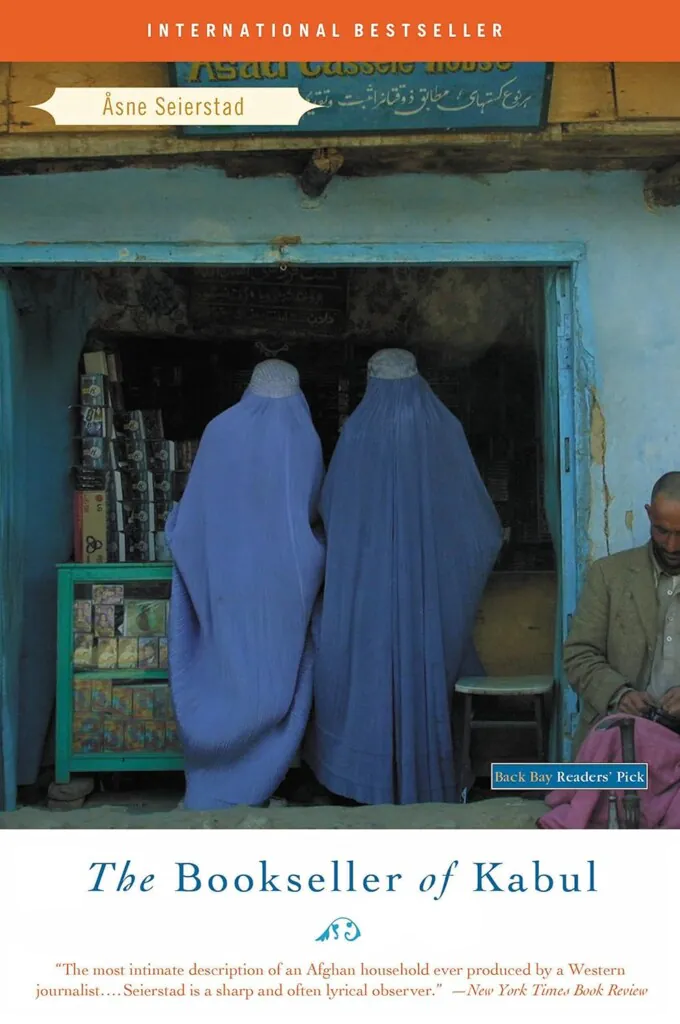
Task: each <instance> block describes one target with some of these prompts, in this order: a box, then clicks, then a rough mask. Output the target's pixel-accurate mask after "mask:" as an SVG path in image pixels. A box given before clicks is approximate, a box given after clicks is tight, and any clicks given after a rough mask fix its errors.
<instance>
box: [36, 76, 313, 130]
mask: <svg viewBox="0 0 680 1024" xmlns="http://www.w3.org/2000/svg"><path fill="white" fill-rule="evenodd" d="M315 106H316V104H315V103H313V102H310V101H309V100H306V99H304V98H303V97H302V96H301V95H300V90H299V89H298V88H296V87H294V86H293V87H291V88H283V89H273V88H272V89H254V88H247V87H246V88H237V89H233V90H231V91H230V92H228V93H226V92H225V91H224V90H221V89H206V90H204V91H202V92H201V93H200V94H198V93H196V92H195V91H194V90H192V89H181V88H176V87H173V86H168V87H167V88H165V89H154V88H149V87H140V88H120V89H99V88H68V87H66V88H59V89H55V90H54V92H53V94H52V96H51V97H50V98H49V100H47V101H46V102H45V103H38V104H35V109H36V110H44V111H46V113H48V114H49V115H50V116H51V117H52V118H54V123H55V124H56V125H64V126H69V127H79V126H88V127H93V126H99V125H102V126H107V127H116V126H119V127H120V128H132V127H142V126H144V125H147V126H148V127H150V128H151V127H157V126H163V125H167V126H178V127H179V126H187V125H199V126H202V125H207V126H212V127H214V128H217V127H220V126H232V127H240V128H241V130H243V129H247V128H249V127H263V126H272V127H274V128H281V127H293V126H297V125H298V123H299V121H300V119H301V118H302V117H303V115H304V114H306V113H307V112H308V111H310V110H314V109H315Z"/></svg>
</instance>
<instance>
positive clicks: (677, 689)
mask: <svg viewBox="0 0 680 1024" xmlns="http://www.w3.org/2000/svg"><path fill="white" fill-rule="evenodd" d="M657 706H660V707H661V710H662V711H665V713H666V714H667V715H672V716H673V717H674V718H680V686H674V687H673V689H672V690H668V692H667V693H666V694H664V696H663V698H662V700H661V702H660V705H657V702H656V701H654V700H652V698H651V697H650V696H648V694H646V693H640V692H639V691H638V690H628V691H627V692H626V693H624V695H623V697H622V698H621V700H620V701H619V703H618V705H617V708H616V710H617V711H622V712H623V714H625V715H637V716H638V717H640V716H641V715H644V714H645V712H646V711H647V710H648V709H649V708H654V707H657Z"/></svg>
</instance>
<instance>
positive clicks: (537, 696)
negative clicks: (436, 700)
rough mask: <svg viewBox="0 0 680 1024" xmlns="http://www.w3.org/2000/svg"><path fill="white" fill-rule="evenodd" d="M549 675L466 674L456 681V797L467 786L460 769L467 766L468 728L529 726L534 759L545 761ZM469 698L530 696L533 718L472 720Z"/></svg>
mask: <svg viewBox="0 0 680 1024" xmlns="http://www.w3.org/2000/svg"><path fill="white" fill-rule="evenodd" d="M553 687H554V680H553V678H552V676H468V677H467V678H464V679H459V680H458V682H457V683H456V693H459V694H460V695H461V696H462V697H463V730H462V738H461V751H460V758H459V759H458V773H457V774H458V782H457V784H458V787H459V790H458V797H459V799H461V797H462V793H463V792H464V791H465V790H466V789H467V788H468V787H463V786H462V778H463V772H464V771H465V770H466V768H467V767H468V766H469V767H470V768H471V765H472V760H471V747H472V730H473V729H474V728H478V729H488V728H492V729H493V728H499V727H501V726H505V727H506V728H508V729H516V728H533V729H535V730H536V747H537V751H536V753H537V758H536V759H537V760H538V761H545V759H546V747H547V733H548V711H549V698H550V697H551V696H552V692H553ZM473 697H532V698H533V701H532V703H533V706H534V717H533V718H532V719H529V720H522V721H519V722H513V721H502V722H498V721H477V722H476V721H475V720H474V713H473V706H472V699H473Z"/></svg>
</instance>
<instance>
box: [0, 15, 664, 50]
mask: <svg viewBox="0 0 680 1024" xmlns="http://www.w3.org/2000/svg"><path fill="white" fill-rule="evenodd" d="M3 8H4V9H3V11H2V18H1V21H0V60H3V61H20V62H31V61H40V62H42V61H74V62H75V61H120V62H122V61H154V62H155V61H169V62H172V61H187V60H225V61H231V60H239V61H248V60H291V61H303V60H307V59H310V58H311V59H314V60H322V61H332V60H352V61H363V60H366V61H392V60H416V61H418V60H437V61H440V60H441V61H451V60H452V61H464V60H476V61H478V60H492V61H508V60H512V61H633V60H635V61H676V60H680V3H678V0H664V2H663V3H658V4H656V5H655V6H654V8H653V9H649V8H648V9H646V10H645V11H644V12H643V11H642V9H641V8H640V7H638V5H637V4H635V5H631V6H630V7H629V6H628V5H627V4H625V3H624V0H620V3H617V4H615V3H613V2H612V0H609V2H608V3H603V2H602V0H599V2H598V0H571V2H570V3H569V4H568V5H567V4H556V3H552V4H551V3H548V2H547V0H543V2H540V3H539V2H536V0H532V2H527V0H524V2H522V0H515V2H514V3H508V2H502V0H495V2H494V0H463V2H462V3H457V4H451V3H450V2H447V0H417V2H415V3H406V2H404V0H400V2H395V0H392V2H385V0H373V2H372V3H367V2H366V0H338V2H337V4H336V5H335V9H333V7H332V6H330V7H327V6H326V5H322V4H319V3H318V2H316V3H312V2H310V0H299V2H296V3H294V4H293V3H291V4H290V5H285V4H284V3H281V2H272V0H260V2H257V3H242V4H239V3H230V4H225V3H221V2H219V0H147V2H144V3H140V2H139V0H117V2H115V3H113V4H95V3H93V2H92V0H77V2H74V0H70V2H65V3H64V2H62V3H58V2H57V0H52V2H51V3H48V2H45V0H39V2H33V3H27V4H22V3H18V2H17V0H8V2H7V3H6V4H3Z"/></svg>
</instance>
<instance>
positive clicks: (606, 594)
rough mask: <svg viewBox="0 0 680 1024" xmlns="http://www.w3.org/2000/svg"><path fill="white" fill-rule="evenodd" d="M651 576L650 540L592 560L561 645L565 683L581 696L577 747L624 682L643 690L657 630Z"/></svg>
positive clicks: (575, 746) (646, 681) (645, 685)
mask: <svg viewBox="0 0 680 1024" xmlns="http://www.w3.org/2000/svg"><path fill="white" fill-rule="evenodd" d="M657 613H658V604H657V595H656V581H655V578H654V569H653V566H652V558H651V552H650V547H649V544H645V545H644V547H641V548H634V549H633V550H631V551H621V552H620V553H619V554H617V555H610V556H609V558H601V559H600V560H599V561H597V562H595V563H594V564H593V566H592V568H591V569H590V571H589V573H588V576H587V578H586V582H585V586H584V588H583V593H582V594H581V598H580V600H579V603H578V608H577V609H576V613H575V615H574V618H573V621H572V625H571V630H570V632H569V636H568V637H567V640H566V643H565V645H564V667H565V671H566V675H567V679H568V680H569V683H570V684H571V686H572V687H573V688H574V690H575V691H576V692H577V693H578V695H579V697H580V698H581V721H580V723H579V727H578V729H577V732H576V736H575V737H574V753H576V751H577V750H578V748H579V747H580V745H581V743H582V742H583V740H584V739H585V737H586V734H587V733H588V731H589V729H590V727H591V726H592V725H593V723H594V721H595V720H596V719H597V718H599V717H601V716H603V715H606V714H607V710H608V707H609V703H610V701H611V700H612V698H613V697H614V695H615V694H616V692H617V690H620V689H621V687H623V686H629V687H633V688H634V689H636V690H644V689H646V687H647V683H648V681H649V674H650V671H651V667H652V660H653V658H654V649H655V646H656V634H657V629H658V626H657Z"/></svg>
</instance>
